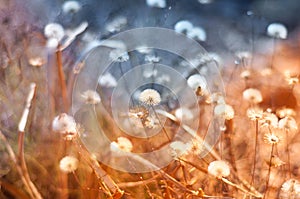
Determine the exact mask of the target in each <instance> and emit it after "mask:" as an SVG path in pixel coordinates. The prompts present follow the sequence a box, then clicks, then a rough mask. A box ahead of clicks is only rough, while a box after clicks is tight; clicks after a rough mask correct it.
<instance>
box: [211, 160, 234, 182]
mask: <svg viewBox="0 0 300 199" xmlns="http://www.w3.org/2000/svg"><path fill="white" fill-rule="evenodd" d="M207 171H208V173H209V174H210V175H212V176H215V177H216V178H222V177H227V176H229V175H230V168H229V166H228V164H227V163H226V162H224V161H222V160H216V161H213V162H211V163H210V164H209V165H208V168H207Z"/></svg>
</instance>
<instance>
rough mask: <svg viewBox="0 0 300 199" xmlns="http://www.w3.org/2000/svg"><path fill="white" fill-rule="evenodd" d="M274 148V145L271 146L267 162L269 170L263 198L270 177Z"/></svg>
mask: <svg viewBox="0 0 300 199" xmlns="http://www.w3.org/2000/svg"><path fill="white" fill-rule="evenodd" d="M274 146H275V144H272V149H271V155H270V161H269V170H268V176H267V182H266V191H265V195H264V198H265V197H266V195H267V191H268V186H269V182H270V175H271V168H272V159H273V151H274Z"/></svg>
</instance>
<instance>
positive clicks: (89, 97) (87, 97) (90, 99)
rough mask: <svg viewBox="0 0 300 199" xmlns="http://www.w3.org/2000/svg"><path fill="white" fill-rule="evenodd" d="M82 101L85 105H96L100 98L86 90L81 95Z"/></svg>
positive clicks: (93, 92)
mask: <svg viewBox="0 0 300 199" xmlns="http://www.w3.org/2000/svg"><path fill="white" fill-rule="evenodd" d="M81 97H82V99H83V100H84V101H85V103H86V104H93V105H95V104H98V103H100V102H101V98H100V96H99V94H98V93H97V92H96V91H93V90H87V91H85V92H83V93H82V95H81Z"/></svg>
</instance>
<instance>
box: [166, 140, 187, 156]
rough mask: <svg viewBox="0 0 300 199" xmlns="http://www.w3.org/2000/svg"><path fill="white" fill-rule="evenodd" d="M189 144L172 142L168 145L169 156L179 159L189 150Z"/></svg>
mask: <svg viewBox="0 0 300 199" xmlns="http://www.w3.org/2000/svg"><path fill="white" fill-rule="evenodd" d="M191 147H192V145H191V143H183V142H181V141H174V142H172V143H171V144H170V148H171V155H172V156H173V157H180V156H183V155H185V154H186V153H187V152H188V151H189V150H190V149H191Z"/></svg>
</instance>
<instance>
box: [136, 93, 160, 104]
mask: <svg viewBox="0 0 300 199" xmlns="http://www.w3.org/2000/svg"><path fill="white" fill-rule="evenodd" d="M139 100H140V102H142V103H143V104H146V105H149V106H155V105H158V104H159V103H160V102H161V97H160V94H159V92H157V91H156V90H154V89H145V90H143V91H142V92H141V93H140V96H139Z"/></svg>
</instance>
